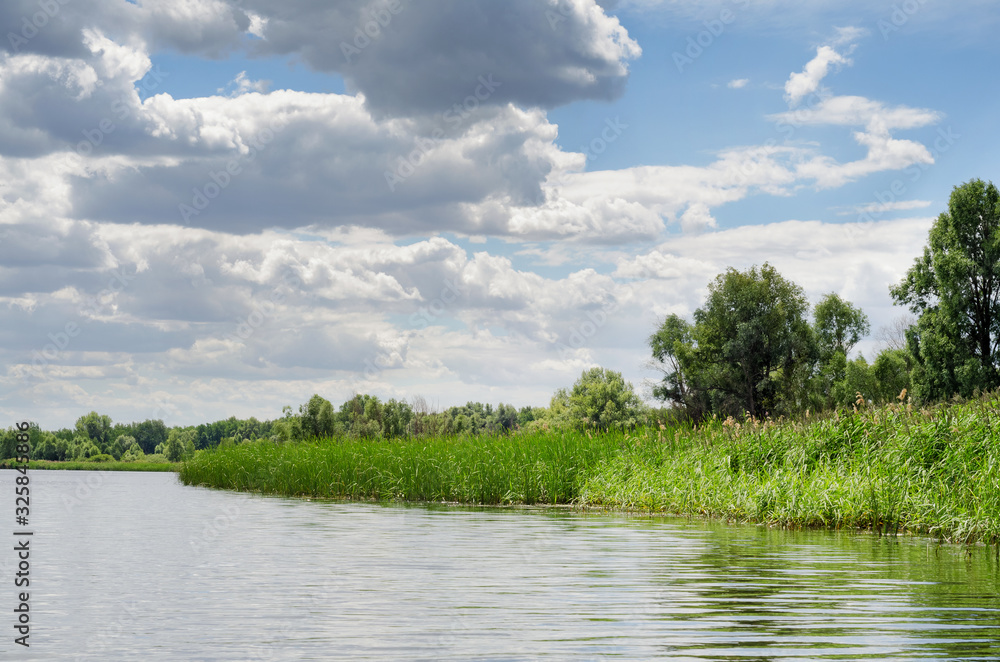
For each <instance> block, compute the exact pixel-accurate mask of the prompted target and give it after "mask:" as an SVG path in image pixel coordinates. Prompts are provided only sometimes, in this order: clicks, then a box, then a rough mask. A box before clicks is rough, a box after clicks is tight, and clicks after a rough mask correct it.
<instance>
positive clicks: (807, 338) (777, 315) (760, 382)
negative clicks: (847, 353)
mask: <svg viewBox="0 0 1000 662" xmlns="http://www.w3.org/2000/svg"><path fill="white" fill-rule="evenodd" d="M708 290H709V292H708V298H707V300H706V302H705V305H704V306H703V307H701V308H699V309H698V310H696V311H695V313H694V319H695V323H694V326H693V327H691V330H690V337H691V340H692V344H690V345H688V346H685V345H684V344H683V343H680V342H675V350H674V353H675V355H676V356H677V357H678V358H679V360H680V365H681V371H682V373H684V374H683V378H684V380H685V381H684V383H685V388H686V389H688V391H689V392H694V393H696V394H700V395H703V396H708V406H709V407H710V408H711V410H712V411H714V412H718V413H721V414H735V415H740V414H743V413H744V412H745V413H747V414H749V415H750V416H753V417H757V418H761V417H763V416H765V415H766V414H768V413H771V412H774V411H776V410H779V409H781V408H783V407H784V408H788V407H789V406H791V405H788V404H787V403H786V400H787V399H788V398H789V397H795V394H794V393H792V390H793V389H792V388H791V385H793V384H795V383H796V376H797V374H799V373H800V372H801V370H799V369H800V367H801V366H802V365H803V364H808V363H809V362H810V361H812V360H813V358H814V354H815V338H814V334H813V332H812V329H811V328H810V326H809V324H808V323H807V322H806V320H805V313H806V311H807V310H808V303H807V301H806V298H805V294H803V292H802V288H801V287H799V286H798V285H796V284H794V283H792V282H791V281H788V280H786V279H784V278H783V277H782V276H781V275H780V274H779V273H778V272H777V270H776V269H775V268H774V267H772V266H771V265H770V264H767V263H765V264H764V265H763V266H762V267H760V268H758V267H752V268H750V269H748V270H746V271H737V270H736V269H733V268H729V269H727V270H726V271H725V272H724V273H722V274H719V276H717V277H716V279H715V281H713V282H712V283H710V284H709V287H708ZM689 397H690V396H689Z"/></svg>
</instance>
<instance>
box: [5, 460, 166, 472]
mask: <svg viewBox="0 0 1000 662" xmlns="http://www.w3.org/2000/svg"><path fill="white" fill-rule="evenodd" d="M15 466H18V467H19V466H22V465H21V464H17V463H15V462H14V460H3V461H0V469H13V468H14V467H15ZM39 469H41V470H56V471H58V470H61V471H175V472H176V471H180V470H181V463H180V462H80V461H64V462H56V461H54V460H31V462H29V463H28V470H29V471H35V470H39Z"/></svg>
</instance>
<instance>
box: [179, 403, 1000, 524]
mask: <svg viewBox="0 0 1000 662" xmlns="http://www.w3.org/2000/svg"><path fill="white" fill-rule="evenodd" d="M998 416H1000V393H992V394H989V395H988V396H986V397H983V398H981V399H979V400H976V401H972V402H968V403H964V404H960V405H938V406H935V407H931V408H925V409H919V408H915V407H913V406H912V404H911V403H909V402H902V401H901V402H897V403H896V404H893V405H886V406H882V407H873V406H868V405H867V404H864V403H862V404H861V405H860V407H859V409H858V410H857V411H853V410H851V411H847V412H844V411H841V412H838V413H836V414H833V415H828V416H824V417H820V418H817V417H810V418H805V417H804V418H802V419H798V420H794V421H774V420H771V421H766V420H765V421H761V420H758V419H749V420H747V421H745V422H742V423H741V422H739V421H736V420H735V419H732V418H728V419H726V420H720V419H718V418H716V419H712V418H709V419H708V420H706V421H705V422H704V423H702V424H701V425H698V426H694V425H692V424H691V423H690V422H684V421H680V422H674V423H673V424H672V425H671V426H669V427H668V426H663V427H661V425H656V426H655V427H646V428H643V429H638V430H635V431H631V432H622V431H609V432H607V433H593V432H591V431H574V430H569V431H567V430H563V431H535V432H517V433H514V434H505V435H485V436H480V437H474V436H470V435H464V434H463V435H458V436H447V437H430V438H423V439H412V438H411V439H404V440H398V441H390V442H378V443H372V442H370V441H365V440H353V441H351V440H346V441H334V440H323V441H313V442H306V443H302V444H291V445H288V444H274V443H271V442H263V441H258V442H255V443H252V444H242V445H237V446H232V447H229V448H219V449H215V450H210V451H206V452H203V453H200V454H199V455H198V456H196V457H195V458H194V459H193V460H191V461H189V462H187V463H186V464H185V465H184V466H183V468H182V470H181V476H180V477H181V480H182V481H184V482H185V483H187V484H192V485H209V486H213V487H220V488H225V489H236V490H246V491H255V492H262V493H270V494H284V495H293V496H294V495H302V496H310V497H327V498H328V497H333V498H350V499H380V500H400V499H401V500H426V501H451V502H462V503H477V504H506V503H529V504H530V503H577V504H581V505H586V506H595V507H612V508H623V509H629V510H645V511H655V512H668V513H676V514H686V515H708V516H713V517H720V518H725V519H731V520H742V521H753V522H764V523H768V524H776V525H785V526H828V527H838V528H844V527H856V528H864V529H872V530H875V531H878V532H880V533H890V534H891V533H896V532H900V531H909V532H913V533H923V534H931V535H935V536H941V537H944V538H949V539H953V540H962V541H975V540H983V541H986V542H990V543H997V542H1000V490H997V488H996V486H997V485H998V484H1000V427H998V426H997V425H996V424H995V422H996V420H997V418H998ZM666 420H668V421H669V418H668V419H666Z"/></svg>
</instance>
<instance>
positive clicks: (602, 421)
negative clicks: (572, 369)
mask: <svg viewBox="0 0 1000 662" xmlns="http://www.w3.org/2000/svg"><path fill="white" fill-rule="evenodd" d="M553 399H555V398H553ZM568 405H569V413H570V416H571V418H572V419H573V420H574V422H575V424H576V425H577V426H578V427H594V428H597V429H599V430H609V429H628V428H633V427H635V426H636V425H637V424H638V423H639V418H640V416H641V414H642V402H641V401H640V400H639V397H638V396H637V395H636V394H635V391H633V389H632V384H630V383H628V382H626V381H625V380H624V379H623V378H622V374H621V373H620V372H614V371H613V370H605V369H604V368H591V369H590V370H584V371H583V374H582V375H580V379H578V380H577V381H576V383H575V384H573V390H572V391H570V392H569V395H568Z"/></svg>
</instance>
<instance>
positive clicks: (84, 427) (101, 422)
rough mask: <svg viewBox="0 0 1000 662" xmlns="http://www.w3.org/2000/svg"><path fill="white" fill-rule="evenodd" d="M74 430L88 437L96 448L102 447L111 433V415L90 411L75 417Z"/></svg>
mask: <svg viewBox="0 0 1000 662" xmlns="http://www.w3.org/2000/svg"><path fill="white" fill-rule="evenodd" d="M76 432H77V434H79V435H80V436H84V437H87V438H88V439H90V440H91V441H92V442H94V444H95V445H96V446H97V447H98V448H104V447H105V446H106V445H107V443H108V440H109V436H110V434H111V417H110V416H102V415H101V414H98V413H97V412H96V411H92V412H90V413H89V414H87V415H86V416H81V417H80V418H78V419H77V421H76Z"/></svg>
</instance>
